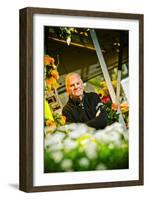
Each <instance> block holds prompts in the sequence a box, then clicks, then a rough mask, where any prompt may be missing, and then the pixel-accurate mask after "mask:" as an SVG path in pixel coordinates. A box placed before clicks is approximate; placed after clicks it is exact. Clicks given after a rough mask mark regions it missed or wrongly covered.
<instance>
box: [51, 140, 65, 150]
mask: <svg viewBox="0 0 147 200" xmlns="http://www.w3.org/2000/svg"><path fill="white" fill-rule="evenodd" d="M63 148H64V147H63V144H62V143H61V142H60V143H58V144H54V145H51V146H49V150H50V151H59V150H61V149H63Z"/></svg>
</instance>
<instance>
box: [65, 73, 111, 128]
mask: <svg viewBox="0 0 147 200" xmlns="http://www.w3.org/2000/svg"><path fill="white" fill-rule="evenodd" d="M65 85H66V91H67V93H68V95H69V100H68V102H67V104H66V105H65V106H64V108H63V115H64V116H66V121H67V122H76V123H78V122H79V123H86V124H87V125H88V126H91V127H94V128H96V129H102V128H104V127H105V126H106V125H107V114H106V112H105V109H104V106H103V104H102V103H101V101H100V99H99V97H98V95H97V94H96V93H93V92H90V93H86V92H84V85H83V81H82V80H81V77H80V76H79V74H77V73H70V74H68V75H67V76H66V80H65Z"/></svg>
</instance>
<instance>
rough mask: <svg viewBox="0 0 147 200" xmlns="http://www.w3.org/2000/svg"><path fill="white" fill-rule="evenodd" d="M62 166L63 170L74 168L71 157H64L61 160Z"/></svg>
mask: <svg viewBox="0 0 147 200" xmlns="http://www.w3.org/2000/svg"><path fill="white" fill-rule="evenodd" d="M61 167H62V169H63V170H70V169H71V168H72V161H71V160H70V159H64V160H63V161H62V162H61Z"/></svg>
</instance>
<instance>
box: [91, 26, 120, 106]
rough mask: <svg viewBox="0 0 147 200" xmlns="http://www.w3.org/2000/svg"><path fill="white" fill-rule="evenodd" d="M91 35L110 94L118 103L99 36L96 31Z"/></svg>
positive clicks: (92, 31) (113, 100) (114, 101)
mask: <svg viewBox="0 0 147 200" xmlns="http://www.w3.org/2000/svg"><path fill="white" fill-rule="evenodd" d="M90 34H91V38H92V40H93V44H94V46H95V50H96V54H97V57H98V60H99V62H100V65H101V68H102V72H103V75H104V78H105V81H106V84H107V87H108V90H109V93H110V97H111V99H112V102H113V103H116V102H117V99H116V95H115V92H114V88H113V86H112V83H111V80H110V76H109V73H108V69H107V66H106V63H105V60H104V57H103V54H102V51H101V48H100V45H99V42H98V39H97V36H96V33H95V30H94V29H91V30H90Z"/></svg>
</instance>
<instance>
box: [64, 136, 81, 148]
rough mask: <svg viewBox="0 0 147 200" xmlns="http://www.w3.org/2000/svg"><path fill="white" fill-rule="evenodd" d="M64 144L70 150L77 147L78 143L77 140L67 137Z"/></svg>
mask: <svg viewBox="0 0 147 200" xmlns="http://www.w3.org/2000/svg"><path fill="white" fill-rule="evenodd" d="M63 145H64V148H65V149H68V150H70V149H74V148H76V147H77V145H78V144H77V142H76V141H74V140H72V139H70V138H67V139H65V140H64V142H63Z"/></svg>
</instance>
